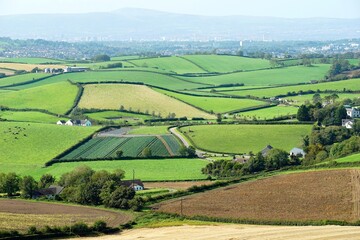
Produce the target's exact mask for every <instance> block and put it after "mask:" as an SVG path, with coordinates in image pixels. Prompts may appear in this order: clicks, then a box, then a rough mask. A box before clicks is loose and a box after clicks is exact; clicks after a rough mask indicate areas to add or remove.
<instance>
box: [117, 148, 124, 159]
mask: <svg viewBox="0 0 360 240" xmlns="http://www.w3.org/2000/svg"><path fill="white" fill-rule="evenodd" d="M115 154H116V157H117V158H121V157H122V155H123V154H124V152H123V151H122V150H118V151H116V153H115Z"/></svg>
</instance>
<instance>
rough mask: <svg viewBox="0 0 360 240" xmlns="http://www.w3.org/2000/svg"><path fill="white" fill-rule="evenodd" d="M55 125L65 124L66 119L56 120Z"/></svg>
mask: <svg viewBox="0 0 360 240" xmlns="http://www.w3.org/2000/svg"><path fill="white" fill-rule="evenodd" d="M56 124H57V125H65V124H66V121H65V120H59V121H57V122H56Z"/></svg>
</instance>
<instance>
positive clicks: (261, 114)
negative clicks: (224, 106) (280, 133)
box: [237, 106, 298, 120]
mask: <svg viewBox="0 0 360 240" xmlns="http://www.w3.org/2000/svg"><path fill="white" fill-rule="evenodd" d="M297 111H298V109H297V108H296V107H291V106H276V107H270V108H263V109H259V110H253V111H247V112H241V113H238V114H237V115H238V116H239V117H241V118H247V119H248V120H250V119H253V118H256V119H262V120H266V119H273V118H277V117H281V116H288V115H293V114H296V113H297Z"/></svg>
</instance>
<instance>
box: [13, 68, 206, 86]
mask: <svg viewBox="0 0 360 240" xmlns="http://www.w3.org/2000/svg"><path fill="white" fill-rule="evenodd" d="M67 79H70V80H72V81H74V82H80V83H81V82H97V83H101V82H107V81H115V82H120V83H121V82H134V83H138V82H142V83H145V84H148V85H153V86H158V87H163V88H166V89H172V90H184V89H192V88H198V87H204V86H206V85H203V84H199V83H192V82H186V81H183V80H180V79H178V78H175V77H172V76H169V75H166V74H160V73H154V72H146V71H136V70H121V71H88V72H80V73H66V74H60V75H56V76H53V77H51V78H49V79H46V80H44V81H41V82H37V83H33V84H29V85H26V86H21V87H17V88H16V89H22V88H30V87H36V86H40V85H44V84H50V83H55V82H62V81H65V80H67Z"/></svg>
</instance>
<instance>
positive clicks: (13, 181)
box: [3, 172, 20, 197]
mask: <svg viewBox="0 0 360 240" xmlns="http://www.w3.org/2000/svg"><path fill="white" fill-rule="evenodd" d="M19 183H20V177H19V176H18V175H16V173H14V172H12V173H8V174H7V175H6V176H5V179H4V181H3V190H4V192H5V193H7V195H8V197H11V196H13V195H14V194H15V193H16V192H17V191H19V190H20V188H19Z"/></svg>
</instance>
